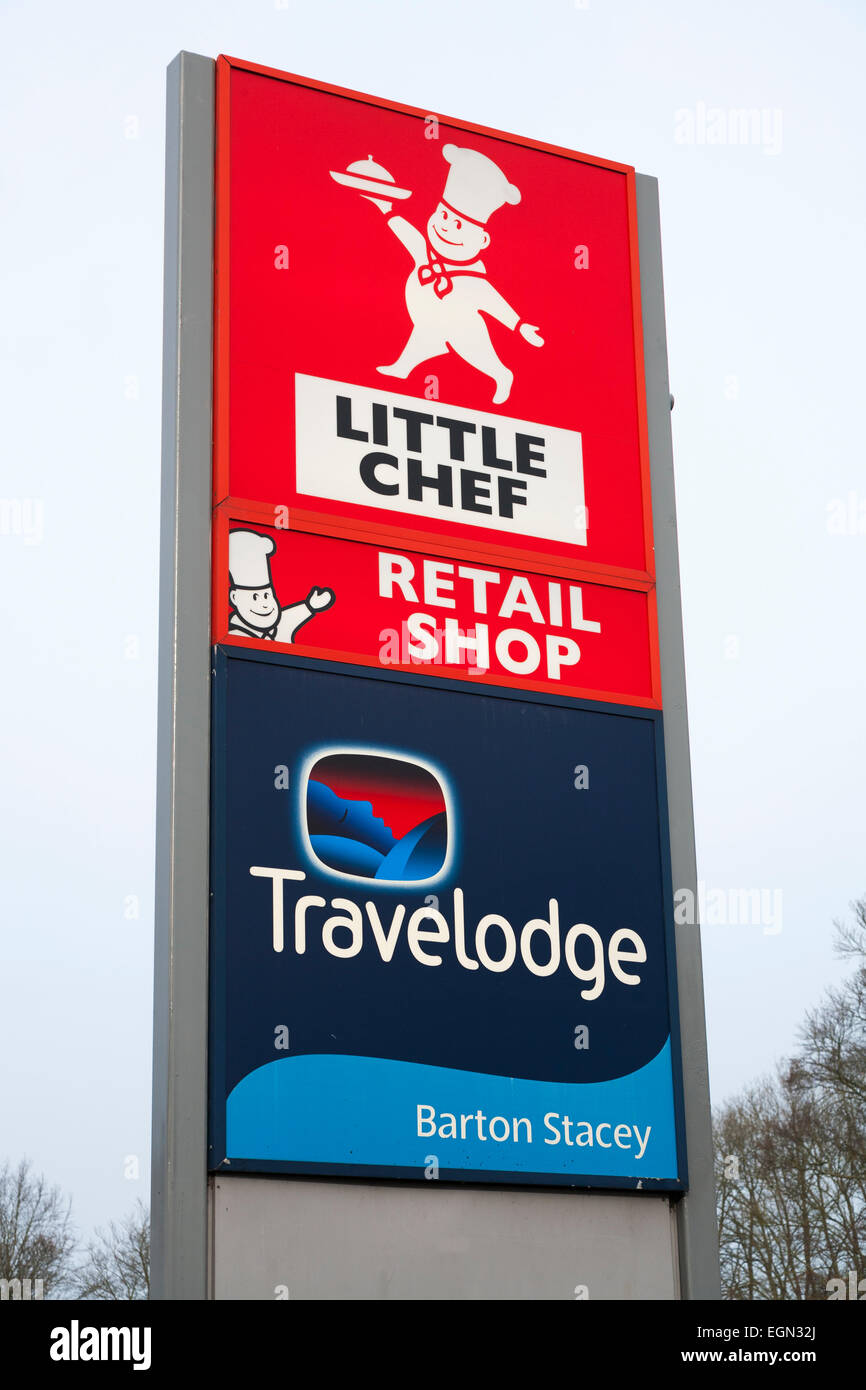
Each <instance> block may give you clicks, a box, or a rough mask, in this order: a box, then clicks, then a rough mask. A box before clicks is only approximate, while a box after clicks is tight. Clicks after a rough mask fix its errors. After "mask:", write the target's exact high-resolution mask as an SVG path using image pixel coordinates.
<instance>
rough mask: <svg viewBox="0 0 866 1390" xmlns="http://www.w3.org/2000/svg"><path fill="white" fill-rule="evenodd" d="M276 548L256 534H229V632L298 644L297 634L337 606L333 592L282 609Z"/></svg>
mask: <svg viewBox="0 0 866 1390" xmlns="http://www.w3.org/2000/svg"><path fill="white" fill-rule="evenodd" d="M275 549H276V545H275V543H274V541H273V540H272V539H271V537H270V536H260V535H258V534H257V533H256V532H255V531H232V532H230V533H229V583H230V585H231V587H230V589H229V603H230V604H231V606H232V615H231V619H230V621H229V632H230V633H232V634H233V635H234V636H235V637H258V638H259V639H260V640H261V639H264V640H266V641H268V642H294V640H295V633H296V632H297V631H298V630H299V628H302V627H303V625H304V623H308V622H309V621H310V618H313V617H315V615H316V614H317V613H324V611H325V609H327V608H330V607H331V604H332V603H333V602H334V598H335V595H334V593H333V590H331V589H311V590H310V592H309V593H308V594H307V597H306V598H305V599H303V600H302V601H301V602H300V603H293V604H292V605H291V607H289V608H281V607H280V604H279V602H278V600H277V596H276V594H275V593H274V586H273V583H272V581H271V560H270V557H271V555H272V554H273V552H274V550H275Z"/></svg>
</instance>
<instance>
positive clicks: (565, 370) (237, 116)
mask: <svg viewBox="0 0 866 1390" xmlns="http://www.w3.org/2000/svg"><path fill="white" fill-rule="evenodd" d="M216 219H217V238H216V359H215V395H216V411H215V499H214V500H215V502H216V503H217V504H220V503H223V502H225V501H227V500H228V499H231V500H232V502H233V503H234V504H237V503H239V502H244V503H246V504H249V505H256V506H261V507H265V508H269V509H273V508H277V507H286V508H288V509H289V511H290V512H291V514H292V524H293V525H294V524H296V523H297V524H299V525H303V524H304V519H305V517H308V516H309V515H313V516H315V517H317V518H318V519H319V520H320V521H322V520H328V519H329V520H330V521H331V523H332V524H334V525H341V526H343V527H349V528H354V529H355V530H356V531H357V530H366V531H368V532H369V531H370V530H371V529H373V528H375V529H376V531H377V534H379V535H380V537H382V538H384V537H385V536H386V535H390V536H391V538H392V539H394V538H396V537H397V536H398V535H399V536H402V537H403V539H405V535H406V533H407V531H409V532H411V531H413V530H414V531H417V530H418V529H419V528H420V529H421V530H422V531H423V533H424V534H425V535H426V536H428V537H435V538H439V539H440V540H441V539H442V538H444V537H448V538H450V540H451V541H452V543H454V542H456V543H457V544H459V545H460V546H462V547H464V548H466V547H472V548H473V549H474V551H475V553H476V554H478V555H481V554H488V555H489V554H490V553H491V552H495V553H496V555H497V558H498V559H499V560H500V561H501V562H502V563H506V562H507V560H508V558H511V559H512V560H516V563H518V564H520V563H524V564H525V563H527V557H530V556H531V557H533V559H532V563H533V564H534V566H535V567H536V568H538V566H539V564H541V567H542V568H543V567H544V564H545V563H549V564H558V565H559V566H560V567H562V566H568V567H569V568H570V569H571V570H572V571H577V570H579V571H580V572H582V573H585V574H586V575H587V576H591V575H595V576H596V577H598V576H599V575H601V574H603V575H605V576H606V577H607V578H609V579H612V580H613V581H614V582H618V583H620V584H627V583H632V582H633V581H635V580H638V581H646V580H649V581H651V580H652V572H653V547H652V531H651V522H650V515H651V513H650V493H649V465H648V451H647V437H646V419H645V414H646V412H645V402H644V381H643V352H642V337H641V317H640V313H641V311H640V287H639V277H638V257H637V236H636V213H635V185H634V171H633V170H632V169H630V168H629V167H628V166H626V165H620V164H614V163H611V162H609V161H605V160H599V159H595V158H591V157H590V156H587V155H582V154H577V153H575V152H574V151H568V150H562V149H558V148H555V147H549V146H544V145H540V144H538V143H537V142H533V141H530V140H524V139H520V138H518V137H516V136H512V135H507V134H503V133H501V132H492V131H486V130H483V129H482V128H481V127H478V126H471V125H462V124H460V123H458V122H454V121H449V120H446V119H444V118H442V119H440V117H439V116H437V115H435V114H433V113H425V112H422V111H413V110H411V109H409V108H406V107H398V106H395V105H394V104H391V103H388V102H385V101H379V100H375V99H373V98H370V97H366V96H362V95H360V94H356V93H350V92H345V91H340V90H338V89H334V88H328V87H326V86H323V85H320V84H315V83H312V82H310V81H308V80H307V79H304V78H298V77H290V76H288V75H287V74H285V73H276V72H273V71H271V70H268V69H259V68H255V67H254V66H253V65H249V64H244V65H240V64H238V63H236V62H235V61H234V60H227V59H219V60H218V63H217V184H216Z"/></svg>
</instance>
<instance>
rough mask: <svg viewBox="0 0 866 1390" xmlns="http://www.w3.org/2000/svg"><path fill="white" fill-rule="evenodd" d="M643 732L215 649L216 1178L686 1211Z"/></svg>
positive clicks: (567, 712) (655, 811)
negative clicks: (644, 1198)
mask: <svg viewBox="0 0 866 1390" xmlns="http://www.w3.org/2000/svg"><path fill="white" fill-rule="evenodd" d="M659 720H660V716H659V715H658V714H654V713H652V712H649V711H645V712H636V711H627V710H622V709H619V710H617V711H616V712H611V711H610V710H609V709H608V710H605V711H604V712H602V711H600V710H599V709H598V708H597V707H596V708H592V707H589V706H586V705H583V706H581V705H577V704H575V703H574V702H570V701H567V700H556V699H552V700H551V699H550V698H549V697H541V696H539V697H536V698H535V699H533V698H532V697H529V698H524V699H515V698H513V697H505V698H503V697H502V696H499V695H493V694H490V693H488V692H481V691H479V690H476V689H467V688H466V687H465V686H463V687H461V688H460V689H459V690H456V689H453V688H452V689H446V688H444V687H443V686H442V685H441V684H436V683H435V682H433V681H429V680H426V681H425V680H424V678H423V677H420V678H406V677H402V678H398V679H396V680H395V679H393V678H392V679H389V680H383V679H382V678H380V677H378V676H376V675H373V674H372V673H363V672H356V673H355V674H351V673H347V672H346V671H345V670H341V669H340V668H336V667H331V666H326V665H324V664H322V663H307V664H306V665H304V664H303V663H300V662H299V661H298V660H297V659H294V660H293V659H291V658H289V657H286V656H285V655H284V654H282V653H276V652H275V653H273V654H271V655H270V656H268V655H265V654H262V653H259V652H258V651H244V650H241V649H231V650H224V651H223V652H222V653H221V654H220V655H219V657H218V664H217V671H216V679H215V713H214V724H215V730H216V731H217V737H216V739H215V766H214V783H215V785H214V791H215V799H214V804H215V807H216V808H217V821H216V824H215V825H214V829H213V840H212V848H213V885H212V886H213V890H214V904H215V911H214V915H213V919H212V941H213V945H212V950H213V966H212V972H211V979H212V985H213V995H212V1002H211V1021H212V1022H211V1065H212V1083H213V1090H212V1107H211V1115H212V1166H213V1167H219V1166H220V1165H223V1166H225V1167H226V1168H228V1170H229V1171H232V1172H235V1171H244V1170H245V1169H254V1170H257V1171H279V1172H307V1173H316V1172H325V1173H335V1172H342V1173H347V1174H354V1175H362V1174H366V1175H370V1176H401V1177H415V1178H420V1177H423V1176H424V1175H425V1170H427V1176H428V1177H429V1176H435V1177H441V1178H443V1179H452V1180H454V1179H457V1180H467V1181H472V1180H475V1181H490V1180H491V1179H496V1180H500V1181H508V1182H518V1183H520V1182H525V1183H538V1182H544V1183H553V1184H558V1183H567V1184H571V1185H578V1186H624V1187H632V1188H633V1187H635V1186H637V1185H638V1184H640V1185H642V1186H653V1185H655V1186H661V1187H666V1188H677V1187H681V1186H682V1185H683V1183H684V1180H685V1174H684V1165H683V1160H682V1156H681V1147H680V1142H679V1140H678V1129H679V1118H678V1111H677V1102H676V1095H677V1084H676V1082H675V1077H676V1068H677V1061H676V1058H677V1057H678V1044H677V1038H676V1027H675V1022H674V1011H673V1006H672V1002H671V995H670V987H669V978H670V967H671V961H670V958H669V951H670V941H669V936H668V932H667V927H666V916H667V912H668V904H669V903H670V895H671V890H670V883H669V876H668V871H667V867H666V866H667V841H666V833H665V831H664V829H663V826H664V818H663V815H662V812H661V807H662V805H663V792H662V785H661V782H662V773H661V766H662V762H661V758H662V750H661V729H660V722H659ZM431 1165H432V1167H435V1169H436V1171H435V1173H432V1172H431V1171H430V1170H431Z"/></svg>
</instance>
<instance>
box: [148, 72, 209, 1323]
mask: <svg viewBox="0 0 866 1390" xmlns="http://www.w3.org/2000/svg"><path fill="white" fill-rule="evenodd" d="M214 67H215V65H214V63H213V61H212V59H210V58H202V57H199V56H198V55H196V54H191V53H180V54H179V55H178V56H177V57H176V58H175V59H174V61H173V62H172V64H171V65H170V67H169V69H168V83H167V113H166V196H165V300H164V344H165V348H164V351H165V357H164V363H163V427H162V510H161V532H160V534H161V552H160V600H159V602H160V610H159V719H158V736H157V760H158V761H157V813H156V922H155V938H156V939H155V961H154V1050H153V1159H152V1214H153V1273H152V1293H151V1297H153V1298H162V1299H196V1298H204V1297H205V1296H206V1292H207V1285H206V1270H207V1171H206V1165H207V949H208V853H209V851H208V793H207V788H208V785H209V766H210V747H209V742H210V729H209V724H210V717H209V712H210V516H211V400H212V389H211V383H212V334H213V322H212V320H213V180H214Z"/></svg>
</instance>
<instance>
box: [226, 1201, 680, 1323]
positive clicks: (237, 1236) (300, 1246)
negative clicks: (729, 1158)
mask: <svg viewBox="0 0 866 1390" xmlns="http://www.w3.org/2000/svg"><path fill="white" fill-rule="evenodd" d="M211 1222H212V1233H213V1244H212V1252H213V1262H212V1266H211V1268H212V1284H213V1297H215V1298H217V1299H276V1298H279V1297H283V1298H285V1297H286V1296H288V1298H289V1299H290V1300H292V1299H323V1300H324V1299H376V1300H381V1299H402V1300H407V1299H454V1300H465V1299H568V1300H574V1299H575V1298H576V1297H581V1296H582V1297H585V1296H588V1297H589V1299H590V1300H593V1299H599V1298H605V1299H636V1298H637V1299H674V1298H677V1297H679V1289H678V1287H677V1283H676V1267H677V1257H676V1233H675V1223H674V1221H673V1218H672V1209H671V1204H670V1201H669V1199H668V1198H667V1197H663V1196H657V1195H655V1194H653V1195H650V1194H646V1195H645V1196H644V1195H642V1194H640V1193H635V1194H634V1195H632V1194H630V1193H625V1194H623V1193H617V1194H610V1193H601V1192H591V1193H587V1192H562V1191H550V1192H540V1191H539V1192H526V1191H522V1192H514V1191H507V1190H500V1191H495V1190H489V1189H486V1188H485V1189H481V1190H479V1189H471V1190H470V1189H466V1190H464V1189H460V1188H452V1187H448V1188H443V1187H437V1186H436V1185H435V1184H434V1183H432V1182H431V1184H430V1185H429V1186H427V1187H421V1186H420V1185H416V1184H413V1185H411V1186H409V1185H405V1186H396V1185H391V1184H385V1183H383V1184H366V1183H346V1182H336V1181H334V1182H319V1181H316V1180H305V1179H292V1178H285V1177H278V1178H259V1177H247V1176H243V1177H241V1176H240V1175H239V1176H237V1177H224V1176H220V1177H218V1178H215V1179H213V1181H212V1185H211ZM582 1287H585V1288H586V1291H587V1293H586V1294H585V1295H584V1294H581V1293H580V1290H581V1288H582ZM576 1290H577V1291H578V1292H576Z"/></svg>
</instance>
